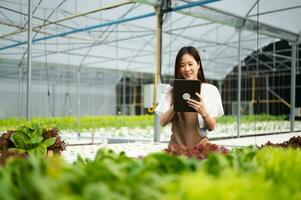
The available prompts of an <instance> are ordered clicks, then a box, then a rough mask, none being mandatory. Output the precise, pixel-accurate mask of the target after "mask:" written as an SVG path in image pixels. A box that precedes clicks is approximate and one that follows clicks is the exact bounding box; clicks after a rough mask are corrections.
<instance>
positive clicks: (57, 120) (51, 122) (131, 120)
mask: <svg viewBox="0 0 301 200" xmlns="http://www.w3.org/2000/svg"><path fill="white" fill-rule="evenodd" d="M33 120H36V121H43V122H45V124H47V125H48V126H51V127H57V128H58V129H59V130H73V131H84V130H96V129H98V128H121V127H128V128H146V127H152V126H153V122H154V116H153V115H139V116H84V117H81V118H80V123H79V127H78V125H77V119H76V117H52V118H33ZM283 120H285V116H284V115H281V116H272V115H244V116H241V123H251V122H256V121H258V122H259V121H261V122H262V121H283ZM217 121H218V123H219V124H233V123H235V122H236V117H235V116H232V115H226V116H222V117H220V118H218V119H217ZM25 122H26V120H25V119H22V120H21V121H18V119H17V118H8V119H0V130H3V131H4V130H7V129H13V128H15V127H17V126H20V125H21V124H23V123H25Z"/></svg>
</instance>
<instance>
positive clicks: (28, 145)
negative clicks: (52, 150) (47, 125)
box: [9, 121, 56, 157]
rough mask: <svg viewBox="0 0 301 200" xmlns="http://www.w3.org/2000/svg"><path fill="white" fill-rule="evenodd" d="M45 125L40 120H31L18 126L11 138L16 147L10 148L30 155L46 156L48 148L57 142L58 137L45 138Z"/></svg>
mask: <svg viewBox="0 0 301 200" xmlns="http://www.w3.org/2000/svg"><path fill="white" fill-rule="evenodd" d="M43 129H44V128H43V126H42V124H41V123H40V122H37V121H31V122H26V123H24V125H22V126H20V127H18V128H17V129H16V131H15V132H14V133H13V134H12V135H11V137H10V140H11V141H12V142H13V143H14V146H15V148H10V149H9V150H14V151H19V150H21V151H23V152H27V153H28V154H29V155H30V156H33V157H34V156H37V157H46V156H47V148H48V147H50V146H51V145H53V144H54V143H55V140H56V138H55V137H51V138H48V139H44V138H43Z"/></svg>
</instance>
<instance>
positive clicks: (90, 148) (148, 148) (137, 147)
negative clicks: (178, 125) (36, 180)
mask: <svg viewBox="0 0 301 200" xmlns="http://www.w3.org/2000/svg"><path fill="white" fill-rule="evenodd" d="M300 135H301V132H295V133H284V134H274V135H264V136H251V137H241V138H230V139H218V140H217V139H212V140H211V142H212V143H214V144H217V145H221V146H225V147H226V148H228V149H231V148H236V147H242V146H249V145H258V146H260V145H262V144H265V143H267V142H268V141H270V142H272V143H282V142H284V141H287V140H289V139H290V138H291V137H293V136H300ZM167 145H168V144H167V143H166V142H165V143H154V142H129V143H118V144H105V143H103V144H97V145H96V144H93V145H74V146H68V147H67V149H66V151H64V152H62V157H63V159H65V160H66V161H67V162H73V161H75V160H76V159H77V156H78V155H79V156H81V157H82V158H84V159H85V158H88V159H92V160H93V159H94V157H95V155H96V152H97V151H98V150H99V149H100V148H106V149H111V150H113V151H114V152H116V153H120V152H122V151H123V152H125V154H126V155H127V156H130V157H139V156H145V155H147V154H150V153H153V152H160V151H163V150H164V149H165V148H167Z"/></svg>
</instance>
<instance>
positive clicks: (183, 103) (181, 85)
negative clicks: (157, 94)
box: [173, 79, 201, 112]
mask: <svg viewBox="0 0 301 200" xmlns="http://www.w3.org/2000/svg"><path fill="white" fill-rule="evenodd" d="M196 92H197V93H199V94H200V92H201V81H200V80H186V79H175V80H174V89H173V95H174V111H176V112H196V111H195V110H194V109H193V108H191V107H189V106H188V103H187V100H188V99H189V98H192V99H196V100H199V98H198V97H197V96H196V94H195V93H196Z"/></svg>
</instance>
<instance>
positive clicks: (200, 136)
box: [156, 46, 224, 148]
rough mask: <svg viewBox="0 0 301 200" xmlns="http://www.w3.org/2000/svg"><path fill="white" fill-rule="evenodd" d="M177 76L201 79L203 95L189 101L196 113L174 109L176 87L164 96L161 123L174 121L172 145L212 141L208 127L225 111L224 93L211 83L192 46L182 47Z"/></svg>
mask: <svg viewBox="0 0 301 200" xmlns="http://www.w3.org/2000/svg"><path fill="white" fill-rule="evenodd" d="M174 78H175V79H187V80H200V81H201V95H200V94H199V93H196V95H197V96H198V97H199V98H200V100H199V101H196V100H193V99H188V101H187V103H188V105H189V106H190V107H192V108H194V109H195V110H196V112H175V111H174V108H173V88H172V87H170V88H169V89H168V91H167V93H166V94H165V95H164V96H162V97H161V100H160V101H159V104H158V105H157V107H156V113H158V114H159V116H160V125H161V126H165V125H167V124H169V123H171V131H172V135H171V138H170V143H169V144H178V145H180V146H185V147H187V148H192V147H194V146H195V145H197V144H199V143H206V142H209V140H208V138H207V137H206V136H205V132H206V130H209V131H211V130H213V129H214V128H215V125H216V118H217V117H220V116H222V115H223V114H224V110H223V106H222V101H221V96H220V93H219V91H218V90H217V88H216V87H215V86H214V85H212V84H209V83H206V79H205V76H204V72H203V66H202V63H201V58H200V55H199V53H198V51H197V50H196V49H195V48H194V47H191V46H188V47H182V48H181V49H180V51H179V52H178V54H177V57H176V61H175V77H174Z"/></svg>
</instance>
